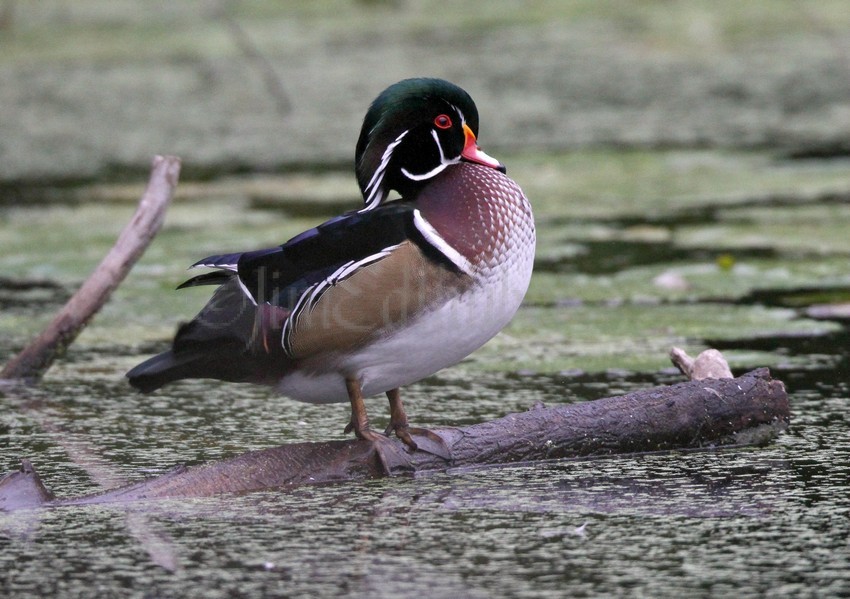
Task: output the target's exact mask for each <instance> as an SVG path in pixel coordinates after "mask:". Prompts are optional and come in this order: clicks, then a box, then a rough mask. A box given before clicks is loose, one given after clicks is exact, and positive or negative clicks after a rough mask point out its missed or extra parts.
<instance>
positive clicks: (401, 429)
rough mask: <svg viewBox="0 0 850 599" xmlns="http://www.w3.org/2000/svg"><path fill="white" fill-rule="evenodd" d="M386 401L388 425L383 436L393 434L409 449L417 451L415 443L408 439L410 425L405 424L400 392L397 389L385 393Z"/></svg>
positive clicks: (405, 415)
mask: <svg viewBox="0 0 850 599" xmlns="http://www.w3.org/2000/svg"><path fill="white" fill-rule="evenodd" d="M387 399H389V400H390V423H389V424H388V425H387V429H386V430H385V431H384V434H385V435H389V434H390V433H392V432H395V436H396V437H398V438H399V439H401V440H402V441H403V442H404V444H405V445H407V446H408V447H409V448H410V449H412V450H414V451H415V450H416V449H418V445H416V441H414V440H413V439H412V438H411V437H410V425H409V424H408V422H407V414H406V413H405V411H404V405H402V403H401V392H400V391H399V389H398V388H395V389H390V390H389V391H387Z"/></svg>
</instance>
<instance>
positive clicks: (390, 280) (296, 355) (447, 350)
mask: <svg viewBox="0 0 850 599" xmlns="http://www.w3.org/2000/svg"><path fill="white" fill-rule="evenodd" d="M477 134H478V110H477V109H476V107H475V104H474V103H473V101H472V98H471V97H470V96H469V94H467V93H466V92H465V91H464V90H462V89H461V88H459V87H458V86H456V85H454V84H452V83H449V82H448V81H443V80H440V79H406V80H404V81H401V82H399V83H396V84H395V85H392V86H390V87H389V88H387V89H386V90H385V91H384V92H383V93H381V95H379V96H378V97H377V98H376V99H375V101H374V102H373V103H372V105H371V106H370V108H369V111H368V112H367V114H366V118H365V119H364V121H363V127H362V129H361V132H360V138H359V139H358V141H357V148H356V157H355V170H356V174H357V181H358V183H359V185H360V191H361V193H362V194H363V200H364V206H363V208H361V209H360V210H357V211H352V212H348V213H346V214H343V215H341V216H338V217H336V218H332V219H331V220H329V221H327V222H325V223H323V224H321V225H319V226H318V227H316V228H314V229H310V230H309V231H306V232H304V233H301V234H300V235H298V236H296V237H294V238H292V239H290V240H289V241H287V242H286V243H284V244H283V245H281V246H278V247H274V248H271V249H265V250H258V251H249V252H244V253H235V254H223V255H220V256H211V257H209V258H205V259H204V260H201V261H199V262H197V263H196V264H194V265H193V267H201V266H203V267H207V268H212V269H215V270H213V271H212V272H208V273H206V274H201V275H199V276H196V277H194V278H192V279H190V280H188V281H186V282H185V283H183V284H182V285H181V286H180V288H182V287H191V286H195V285H208V284H210V285H218V286H219V287H218V289H217V290H216V291H215V293H214V294H213V296H212V298H211V299H210V301H209V303H208V304H207V305H206V306H205V307H204V308H203V309H202V310H201V312H200V313H199V314H198V315H197V316H196V317H195V319H194V320H192V321H191V322H189V323H186V324H184V325H182V326H181V327H180V328H179V329H178V331H177V335H176V337H175V338H174V342H173V346H172V348H171V349H170V350H169V351H167V352H165V353H162V354H159V355H157V356H154V357H153V358H151V359H149V360H147V361H146V362H143V363H142V364H139V365H138V366H136V367H135V368H133V369H132V370H131V371H130V372H128V373H127V376H128V378H129V380H130V384H131V385H133V386H134V387H136V388H138V389H140V390H141V391H143V392H151V391H153V390H155V389H158V388H159V387H161V386H163V385H165V384H167V383H170V382H172V381H176V380H179V379H186V378H212V379H219V380H225V381H236V382H252V383H260V384H268V385H272V386H273V387H275V388H276V389H277V390H278V391H279V392H281V393H282V394H284V395H287V396H289V397H291V398H293V399H296V400H299V401H306V402H311V403H331V402H342V401H346V400H347V401H350V402H351V420H350V422H349V424H348V426H347V427H346V430H345V432H350V431H351V430H352V429H353V430H354V434H355V435H356V436H357V437H358V438H360V439H367V440H371V441H380V440H384V439H385V438H386V437H383V436H382V435H380V434H379V433H377V432H375V431H373V430H372V429H370V428H369V421H368V418H367V415H366V409H365V407H364V403H363V398H364V397H368V396H371V395H376V394H379V393H386V395H387V397H388V399H389V403H390V423H389V426H388V427H387V430H386V431H385V433H384V434H385V435H389V434H390V433H391V432H395V434H396V436H397V437H399V438H400V439H401V440H402V441H404V442H405V443H406V444H407V445H408V446H409V447H410V448H411V449H416V446H417V444H416V442H415V441H414V439H413V438H412V435H411V434H412V433H413V434H418V433H422V431H421V430H419V429H411V428H410V427H409V425H408V421H407V416H406V414H405V412H404V407H403V406H402V402H401V397H400V394H399V388H400V387H402V386H404V385H408V384H410V383H413V382H415V381H418V380H420V379H422V378H425V377H427V376H430V375H432V374H434V373H435V372H437V371H438V370H440V369H442V368H445V367H447V366H451V365H453V364H456V363H458V362H460V361H461V360H462V359H463V358H465V357H466V356H468V355H469V354H470V353H472V352H473V351H475V350H476V349H478V348H479V347H481V346H482V345H483V344H484V343H485V342H487V341H488V340H489V339H490V338H492V337H493V336H494V335H495V334H496V333H498V332H499V331H500V330H501V329H502V328H503V327H504V326H505V325H506V324H507V323H508V322H509V321H510V320H511V318H512V317H513V315H514V313H515V312H516V311H517V308H519V305H520V303H521V302H522V299H523V296H524V295H525V292H526V290H527V289H528V284H529V279H530V277H531V269H532V262H533V259H534V246H535V231H534V221H533V219H532V214H531V206H530V205H529V203H528V200H527V199H526V197H525V195H524V194H523V192H522V191H521V190H520V188H519V186H518V185H517V184H516V183H514V181H513V180H511V179H509V178H508V177H507V176H506V175H505V167H504V166H503V165H502V164H501V163H499V162H498V161H497V160H495V159H494V158H491V157H490V156H488V155H487V154H485V153H484V152H483V151H482V150H481V149H480V148H479V147H478V144H477V141H476V136H477ZM392 190H395V191H397V192H398V193H399V194H400V195H401V198H399V199H391V198H390V192H391V191H392ZM425 432H426V433H427V431H425Z"/></svg>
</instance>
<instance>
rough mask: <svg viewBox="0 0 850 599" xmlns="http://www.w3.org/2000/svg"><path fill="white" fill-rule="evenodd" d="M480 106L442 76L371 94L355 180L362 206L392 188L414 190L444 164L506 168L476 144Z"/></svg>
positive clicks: (401, 83)
mask: <svg viewBox="0 0 850 599" xmlns="http://www.w3.org/2000/svg"><path fill="white" fill-rule="evenodd" d="M477 136H478V109H477V108H475V103H474V102H473V101H472V98H471V97H470V96H469V94H468V93H466V92H465V91H464V90H462V89H461V88H459V87H458V86H456V85H454V84H453V83H449V82H448V81H444V80H442V79H405V80H404V81H399V82H398V83H396V84H394V85H391V86H390V87H388V88H387V89H385V90H384V91H383V92H382V93H381V95H379V96H378V97H377V98H375V101H374V102H372V105H371V106H370V107H369V111H368V112H367V113H366V118H365V119H363V128H362V129H361V130H360V139H358V140H357V152H356V155H355V170H356V172H357V182H358V183H359V185H360V191H361V193H362V194H363V201H364V203H365V205H366V209H367V210H368V209H371V208H374V207H375V206H378V205H379V204H381V203H382V202H383V201H385V200H386V199H387V196H388V194H389V192H390V190H396V191H398V192H399V193H400V194H401V195H402V196H410V195H412V194H415V193H416V191H417V190H418V189H420V188H421V187H422V186H424V185H425V184H426V183H427V182H428V180H429V179H431V178H432V177H436V176H438V175H439V174H440V173H441V172H442V171H443V170H444V169H445V168H446V167H447V166H449V165H451V164H456V163H458V162H461V161H468V162H475V163H478V164H483V165H484V166H488V167H491V168H495V169H498V170H500V171H502V172H504V171H505V167H504V166H502V164H501V163H500V162H499V161H498V160H496V159H495V158H492V157H490V156H488V155H487V154H485V153H484V152H483V151H481V149H480V148H479V147H478V142H477V141H476V138H477Z"/></svg>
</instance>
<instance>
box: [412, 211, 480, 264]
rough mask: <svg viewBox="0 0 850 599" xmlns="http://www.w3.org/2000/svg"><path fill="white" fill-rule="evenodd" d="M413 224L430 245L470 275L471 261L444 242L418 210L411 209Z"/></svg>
mask: <svg viewBox="0 0 850 599" xmlns="http://www.w3.org/2000/svg"><path fill="white" fill-rule="evenodd" d="M413 224H414V225H416V228H417V229H419V232H420V233H422V236H423V237H424V238H425V239H426V241H428V243H430V244H431V245H432V246H434V247H435V248H437V249H438V250H439V251H440V252H441V253H442V254H443V255H444V256H445V257H446V258H448V259H449V261H451V263H452V264H454V265H455V266H457V267H458V269H460V270H461V272H464V273H466V274H468V275H470V276H472V274H473V272H474V270H473V268H472V263H471V262H470V261H469V260H467V259H466V258H465V257H464V256H463V255H462V254H461V253H460V252H458V251H457V250H456V249H454V248H453V247H452V246H450V245H449V244H448V243H446V240H445V239H443V238H442V236H440V234H439V233H437V230H436V229H435V228H434V227H433V226H432V225H431V223H429V222H428V221H427V220H425V218H424V217H423V216H422V214H421V213H420V212H419V210H414V211H413Z"/></svg>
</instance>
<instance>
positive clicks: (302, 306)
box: [240, 243, 401, 355]
mask: <svg viewBox="0 0 850 599" xmlns="http://www.w3.org/2000/svg"><path fill="white" fill-rule="evenodd" d="M400 245H401V244H400V243H399V244H396V245H391V246H389V247H386V248H384V249H382V250H381V251H380V252H377V253H376V254H372V255H371V256H366V257H365V258H361V259H360V260H358V261H357V262H355V261H353V260H349V261H348V262H346V263H345V264H343V265H342V266H340V267H339V268H337V269H336V270H335V271H333V273H331V274H330V275H329V276H327V277H326V278H325V279H323V280H322V281H319V282H318V283H315V284H313V285H311V286H310V287H308V288H307V289H305V290H304V293H302V294H301V296H300V297H299V298H298V301H297V302H295V307H293V308H292V312H291V313H290V314H289V317H288V318H287V319H286V322H285V323H284V324H283V331H282V335H281V345H282V346H283V349H284V351H286V352H287V353H288V354H290V355H291V343H292V342H291V340H290V337H291V336H292V331H293V329H294V328H295V326H296V325H297V323H298V318H299V317H300V316H301V314H302V313H303V311H304V310H309V311H311V312H312V311H313V310H314V309H315V308H316V304H317V303H318V301H319V300H320V299H321V297H322V294H323V293H324V292H325V291H327V289H328V288H329V287H332V286H334V285H336V284H337V283H339V282H341V281H344V280H345V279H346V278H348V277H350V276H351V275H352V274H354V273H355V272H357V271H358V270H359V269H360V268H363V267H364V266H368V265H370V264H372V263H374V262H377V261H379V260H381V259H382V258H386V257H387V256H389V255H390V254H391V253H392V252H393V250H395V249H396V248H398V247H399V246H400ZM240 284H241V281H240ZM243 289H244V287H243ZM249 297H250V296H249ZM252 301H253V299H252ZM255 305H256V302H255Z"/></svg>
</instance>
